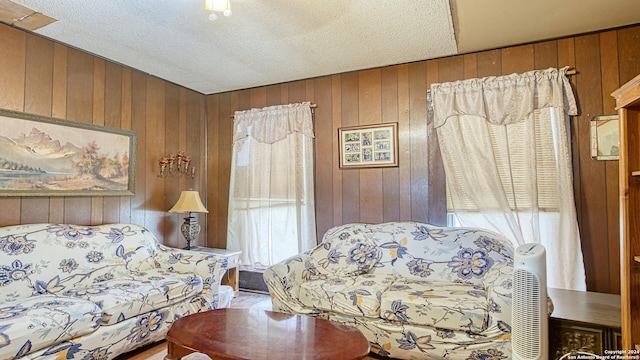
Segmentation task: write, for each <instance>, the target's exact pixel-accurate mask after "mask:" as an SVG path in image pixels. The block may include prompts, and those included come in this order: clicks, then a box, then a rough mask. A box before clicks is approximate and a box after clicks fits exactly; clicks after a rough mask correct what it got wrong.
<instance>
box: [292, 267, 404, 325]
mask: <svg viewBox="0 0 640 360" xmlns="http://www.w3.org/2000/svg"><path fill="white" fill-rule="evenodd" d="M393 280H394V277H393V276H392V275H372V274H364V275H359V276H351V277H346V276H332V277H328V278H327V279H318V280H310V281H305V282H304V283H302V285H301V287H300V302H301V303H303V304H304V305H305V306H309V307H315V308H317V309H320V310H324V311H333V312H337V313H340V314H347V315H353V316H366V317H374V318H377V317H379V316H380V296H381V295H382V293H384V291H385V290H387V288H388V287H389V285H391V283H393Z"/></svg>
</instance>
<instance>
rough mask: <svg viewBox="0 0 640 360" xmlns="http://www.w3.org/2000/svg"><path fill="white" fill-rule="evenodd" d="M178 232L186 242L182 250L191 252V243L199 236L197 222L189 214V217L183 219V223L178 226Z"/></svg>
mask: <svg viewBox="0 0 640 360" xmlns="http://www.w3.org/2000/svg"><path fill="white" fill-rule="evenodd" d="M180 231H181V232H182V236H184V239H185V240H186V241H187V246H185V247H184V248H183V249H185V250H191V242H192V241H193V240H195V239H197V238H198V235H200V224H198V220H197V219H196V218H195V217H194V216H192V215H191V213H189V216H188V217H186V218H184V223H183V224H182V226H180Z"/></svg>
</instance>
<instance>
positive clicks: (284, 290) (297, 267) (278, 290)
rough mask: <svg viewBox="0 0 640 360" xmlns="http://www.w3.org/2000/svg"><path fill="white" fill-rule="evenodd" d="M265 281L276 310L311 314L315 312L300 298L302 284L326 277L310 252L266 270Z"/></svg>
mask: <svg viewBox="0 0 640 360" xmlns="http://www.w3.org/2000/svg"><path fill="white" fill-rule="evenodd" d="M263 278H264V282H265V284H266V285H267V288H268V289H269V293H270V295H271V301H272V307H273V310H274V311H282V312H288V313H298V314H309V313H313V312H315V310H313V309H309V308H307V307H305V306H304V305H302V303H301V302H300V301H299V300H298V298H299V293H300V286H301V285H302V283H303V282H305V281H306V280H310V279H319V278H326V274H324V273H322V272H320V271H319V269H318V268H316V266H315V265H314V263H313V262H312V261H311V256H310V255H309V252H305V253H302V254H298V255H295V256H292V257H290V258H288V259H285V260H283V261H281V262H279V263H277V264H274V265H272V266H271V267H269V268H268V269H266V270H265V271H264V274H263Z"/></svg>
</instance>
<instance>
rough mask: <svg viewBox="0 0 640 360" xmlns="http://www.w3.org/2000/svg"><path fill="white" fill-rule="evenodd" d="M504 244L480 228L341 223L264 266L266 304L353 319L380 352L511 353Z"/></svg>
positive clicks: (509, 253) (507, 246) (408, 355)
mask: <svg viewBox="0 0 640 360" xmlns="http://www.w3.org/2000/svg"><path fill="white" fill-rule="evenodd" d="M512 272H513V248H512V245H511V243H510V242H509V241H508V240H506V239H504V238H503V237H502V236H500V235H497V234H495V233H491V232H488V231H485V230H481V229H472V228H439V227H434V226H431V225H428V224H422V223H417V222H392V223H384V224H376V225H370V224H346V225H342V226H337V227H334V228H332V229H329V230H328V231H327V232H326V233H325V235H324V237H323V241H322V243H320V244H319V245H318V246H317V247H316V248H314V249H312V250H310V251H307V252H305V253H302V254H300V255H297V256H294V257H291V258H289V259H286V260H284V261H282V262H280V263H277V264H275V265H273V266H271V267H270V268H268V269H267V270H266V271H265V273H264V280H265V282H266V284H267V287H268V288H269V292H270V294H271V299H272V303H273V309H274V310H275V311H281V312H287V313H294V314H305V315H311V316H317V317H322V318H326V319H329V320H333V321H337V322H340V323H343V324H347V325H351V326H354V327H356V328H358V329H360V330H361V331H362V333H363V334H364V335H365V336H366V337H367V339H368V340H369V342H370V343H371V349H372V351H373V352H375V353H377V354H378V355H380V356H382V357H393V358H401V359H428V358H434V359H445V358H446V359H495V360H497V359H511V326H510V323H511V292H512V288H511V285H512Z"/></svg>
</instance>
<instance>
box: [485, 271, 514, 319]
mask: <svg viewBox="0 0 640 360" xmlns="http://www.w3.org/2000/svg"><path fill="white" fill-rule="evenodd" d="M483 280H484V284H485V290H486V292H487V300H489V313H490V322H489V327H490V328H494V329H496V327H497V328H499V329H500V331H505V330H504V328H503V326H504V325H508V326H509V327H510V326H511V305H512V293H513V265H512V264H511V263H506V262H504V263H499V264H497V265H495V266H494V267H493V268H492V269H491V270H489V272H487V274H486V275H485V277H484V279H483ZM499 323H501V324H499Z"/></svg>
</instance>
